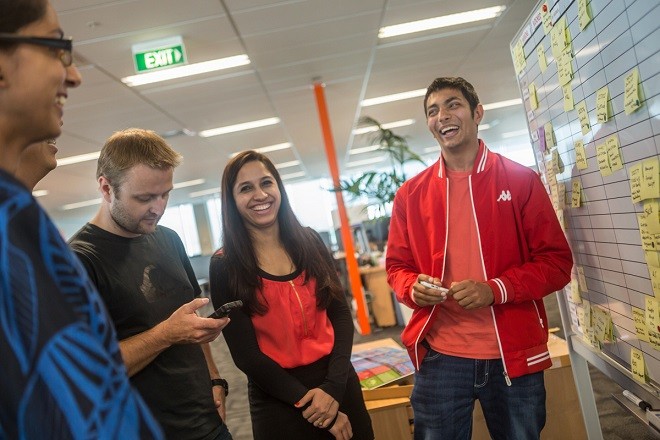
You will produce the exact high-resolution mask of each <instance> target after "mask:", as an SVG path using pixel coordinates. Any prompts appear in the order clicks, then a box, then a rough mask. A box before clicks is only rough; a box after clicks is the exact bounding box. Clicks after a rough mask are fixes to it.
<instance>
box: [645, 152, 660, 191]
mask: <svg viewBox="0 0 660 440" xmlns="http://www.w3.org/2000/svg"><path fill="white" fill-rule="evenodd" d="M659 181H660V163H659V162H658V158H657V157H654V158H651V159H646V160H645V161H644V162H642V190H641V196H642V200H646V199H657V198H660V184H659Z"/></svg>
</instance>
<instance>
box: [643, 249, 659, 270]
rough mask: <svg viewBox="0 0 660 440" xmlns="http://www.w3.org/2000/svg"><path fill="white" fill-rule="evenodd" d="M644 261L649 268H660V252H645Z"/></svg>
mask: <svg viewBox="0 0 660 440" xmlns="http://www.w3.org/2000/svg"><path fill="white" fill-rule="evenodd" d="M644 260H646V264H648V265H649V266H655V267H660V252H658V251H644Z"/></svg>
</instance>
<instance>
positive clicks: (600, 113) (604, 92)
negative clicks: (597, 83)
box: [596, 86, 611, 124]
mask: <svg viewBox="0 0 660 440" xmlns="http://www.w3.org/2000/svg"><path fill="white" fill-rule="evenodd" d="M609 102H610V89H609V88H608V87H607V86H605V87H603V88H601V89H598V92H596V116H597V119H598V122H599V123H601V124H603V123H605V122H607V121H608V120H609V119H610V116H611V115H610V106H609Z"/></svg>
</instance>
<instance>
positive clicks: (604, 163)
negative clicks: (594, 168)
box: [596, 144, 612, 177]
mask: <svg viewBox="0 0 660 440" xmlns="http://www.w3.org/2000/svg"><path fill="white" fill-rule="evenodd" d="M596 160H597V162H598V169H599V170H600V174H601V175H602V176H603V177H607V176H609V175H610V174H612V168H610V159H609V156H608V155H607V145H606V144H600V145H596Z"/></svg>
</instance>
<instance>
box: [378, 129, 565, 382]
mask: <svg viewBox="0 0 660 440" xmlns="http://www.w3.org/2000/svg"><path fill="white" fill-rule="evenodd" d="M449 184H450V182H449V179H447V177H446V173H445V164H444V161H443V160H439V161H438V162H436V163H435V164H434V165H432V166H431V167H429V168H427V169H426V170H424V171H422V172H421V173H420V174H418V175H417V176H415V177H413V178H412V179H410V180H408V181H407V182H405V183H404V185H403V186H402V187H401V188H400V189H399V191H398V192H397V194H396V197H395V199H394V208H393V210H392V219H391V222H390V231H389V239H388V242H387V257H386V268H387V277H388V282H389V284H390V286H392V288H393V289H394V291H395V293H396V296H397V299H398V300H399V301H400V302H402V303H404V304H406V305H407V306H409V307H411V308H412V309H413V314H412V318H411V319H410V322H409V323H408V325H407V326H406V328H405V329H404V331H403V333H402V334H401V338H402V341H403V343H404V344H405V346H406V348H407V349H408V353H409V354H410V357H411V359H412V361H413V364H414V365H415V368H417V369H419V367H420V364H421V361H422V360H423V359H424V355H425V354H426V351H427V350H426V349H425V348H424V347H423V346H422V345H420V344H421V342H422V341H423V340H424V337H425V335H426V332H428V330H429V329H430V328H431V324H432V323H433V320H435V319H441V318H440V317H441V315H442V313H443V311H444V309H443V307H442V304H439V305H436V306H428V307H420V306H418V305H417V304H415V302H414V301H413V299H412V296H411V294H412V286H413V284H415V283H416V281H417V276H418V274H420V273H424V274H427V275H431V276H433V277H437V278H440V279H443V275H444V271H445V254H446V251H447V236H448V234H449V233H450V231H448V230H447V219H448V212H449V209H451V207H450V206H448V188H449ZM469 185H470V197H471V200H472V215H473V216H474V220H475V223H476V225H477V231H478V239H479V245H480V246H481V253H482V266H483V268H484V271H485V278H484V279H486V280H487V283H488V285H489V286H490V287H491V289H492V290H493V294H494V302H493V305H492V306H490V308H491V313H492V316H493V320H494V323H495V332H496V336H497V342H498V345H499V348H500V353H501V356H502V360H503V363H504V374H505V376H506V380H507V383H510V380H509V378H514V377H519V376H523V375H525V374H530V373H535V372H537V371H542V370H544V369H546V368H548V367H550V366H551V365H552V362H551V360H550V354H549V352H548V346H547V342H548V331H547V327H548V325H547V317H546V313H545V308H544V306H543V297H544V296H546V295H548V294H550V293H552V292H554V291H556V290H558V289H561V288H563V287H564V286H565V285H566V284H568V282H569V281H570V276H571V268H572V266H573V259H572V255H571V250H570V248H569V246H568V243H567V241H566V237H565V236H564V233H563V231H562V229H561V226H560V225H559V221H558V219H557V215H556V214H555V211H554V209H553V207H552V203H551V201H550V198H549V197H548V193H547V191H546V190H545V187H544V186H543V183H542V182H541V179H540V178H539V176H538V175H537V174H536V173H535V172H534V171H533V170H531V169H529V168H527V167H525V166H523V165H520V164H518V163H516V162H513V161H511V160H509V159H507V158H505V157H503V156H501V155H499V154H497V153H493V152H491V151H489V150H488V148H487V147H486V145H485V144H484V143H483V141H481V140H479V151H478V153H477V157H476V159H475V162H474V168H473V170H472V173H471V175H470V177H469Z"/></svg>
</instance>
